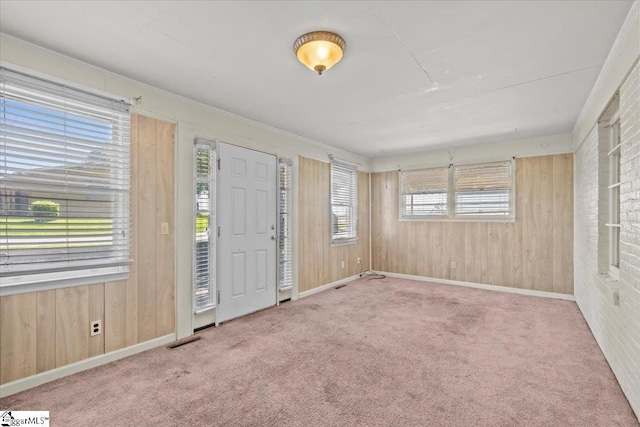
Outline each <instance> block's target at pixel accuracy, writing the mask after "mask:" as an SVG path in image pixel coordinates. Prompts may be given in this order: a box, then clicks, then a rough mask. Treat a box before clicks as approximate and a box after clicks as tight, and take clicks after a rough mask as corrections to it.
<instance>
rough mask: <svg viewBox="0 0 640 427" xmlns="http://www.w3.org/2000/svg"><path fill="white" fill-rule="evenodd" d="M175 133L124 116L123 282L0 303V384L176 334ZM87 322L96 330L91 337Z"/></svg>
mask: <svg viewBox="0 0 640 427" xmlns="http://www.w3.org/2000/svg"><path fill="white" fill-rule="evenodd" d="M174 136H175V125H173V124H170V123H165V122H161V121H158V120H154V119H151V118H147V117H143V116H138V115H133V116H132V118H131V219H132V247H131V259H132V260H133V263H132V264H131V273H130V275H129V279H128V280H126V281H119V282H109V283H99V284H95V285H87V286H75V287H70V288H62V289H56V290H50V291H42V292H34V293H29V294H21V295H12V296H6V297H2V298H0V384H5V383H8V382H11V381H14V380H17V379H20V378H24V377H28V376H30V375H33V374H36V373H41V372H45V371H47V370H50V369H53V368H57V367H60V366H64V365H67V364H69V363H73V362H77V361H80V360H84V359H87V358H89V357H93V356H97V355H100V354H103V353H108V352H111V351H114V350H118V349H121V348H124V347H128V346H131V345H134V344H138V343H141V342H144V341H147V340H150V339H153V338H157V337H161V336H164V335H167V334H170V333H172V332H175V278H174V276H175V274H174V247H175V245H174V233H173V228H174V227H173V216H174V214H173V206H174V204H173V200H174V189H173V182H174V180H173V177H174V172H173V170H174ZM163 222H166V223H168V224H169V234H164V235H163V234H160V231H161V229H160V224H161V223H163ZM93 320H101V321H102V330H103V331H102V334H100V335H96V336H94V337H91V336H90V327H89V323H90V322H91V321H93Z"/></svg>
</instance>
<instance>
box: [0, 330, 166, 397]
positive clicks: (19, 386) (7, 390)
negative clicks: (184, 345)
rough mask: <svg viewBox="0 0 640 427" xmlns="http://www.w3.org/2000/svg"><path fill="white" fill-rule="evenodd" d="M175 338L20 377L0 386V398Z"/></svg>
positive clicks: (154, 341) (156, 339) (164, 337)
mask: <svg viewBox="0 0 640 427" xmlns="http://www.w3.org/2000/svg"><path fill="white" fill-rule="evenodd" d="M175 340H176V334H169V335H165V336H163V337H159V338H155V339H152V340H149V341H145V342H143V343H140V344H136V345H132V346H130V347H126V348H122V349H120V350H116V351H112V352H110V353H106V354H101V355H99V356H94V357H91V358H89V359H85V360H81V361H79V362H75V363H71V364H69V365H65V366H61V367H59V368H55V369H51V370H50V371H46V372H42V373H40V374H35V375H32V376H30V377H27V378H21V379H19V380H15V381H12V382H10V383H7V384H3V385H2V386H0V398H2V397H7V396H10V395H12V394H16V393H19V392H21V391H24V390H27V389H30V388H33V387H36V386H39V385H41V384H44V383H48V382H51V381H53V380H57V379H58V378H62V377H66V376H68V375H72V374H75V373H78V372H82V371H86V370H87V369H91V368H95V367H96V366H100V365H105V364H107V363H109V362H113V361H115V360H118V359H122V358H124V357H127V356H133V355H134V354H137V353H142V352H143V351H147V350H150V349H152V348H155V347H160V346H162V345H166V344H170V343H172V342H174V341H175Z"/></svg>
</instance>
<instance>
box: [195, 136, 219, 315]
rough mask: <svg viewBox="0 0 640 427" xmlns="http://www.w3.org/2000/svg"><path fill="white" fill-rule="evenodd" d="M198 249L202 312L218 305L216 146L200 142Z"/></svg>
mask: <svg viewBox="0 0 640 427" xmlns="http://www.w3.org/2000/svg"><path fill="white" fill-rule="evenodd" d="M194 170H195V180H194V181H195V199H196V209H195V212H196V218H195V240H194V242H195V247H194V253H193V260H194V261H193V307H194V312H195V313H201V312H203V311H206V310H209V309H211V308H213V307H215V306H216V239H215V236H216V231H215V230H216V203H215V201H216V150H215V143H213V142H209V141H204V140H196V144H195V150H194Z"/></svg>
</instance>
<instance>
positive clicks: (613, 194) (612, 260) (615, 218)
mask: <svg viewBox="0 0 640 427" xmlns="http://www.w3.org/2000/svg"><path fill="white" fill-rule="evenodd" d="M608 129H609V147H608V150H607V157H608V160H609V171H608V172H609V179H608V182H607V193H608V194H607V195H608V199H609V211H608V215H607V216H608V218H607V223H606V224H605V225H606V227H607V228H608V232H609V275H610V276H611V277H612V278H614V279H616V280H619V279H620V181H621V179H620V147H621V142H620V117H619V115H618V114H616V115H615V116H614V118H613V119H611V121H610V122H609V126H608Z"/></svg>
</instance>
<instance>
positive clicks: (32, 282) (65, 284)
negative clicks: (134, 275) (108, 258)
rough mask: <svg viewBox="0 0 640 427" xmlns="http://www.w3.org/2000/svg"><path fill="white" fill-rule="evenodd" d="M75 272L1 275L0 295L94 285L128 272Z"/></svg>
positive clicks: (115, 279)
mask: <svg viewBox="0 0 640 427" xmlns="http://www.w3.org/2000/svg"><path fill="white" fill-rule="evenodd" d="M77 273H78V274H77V275H74V276H70V275H66V276H65V275H61V274H57V275H33V276H13V277H3V278H1V279H0V296H2V297H4V296H8V295H18V294H26V293H30V292H40V291H49V290H52V289H61V288H70V287H74V286H83V285H95V284H99V283H106V282H115V281H118V280H126V279H128V278H129V272H127V271H113V269H111V270H106V269H105V270H103V271H95V270H94V271H92V270H88V271H78V272H77Z"/></svg>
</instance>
